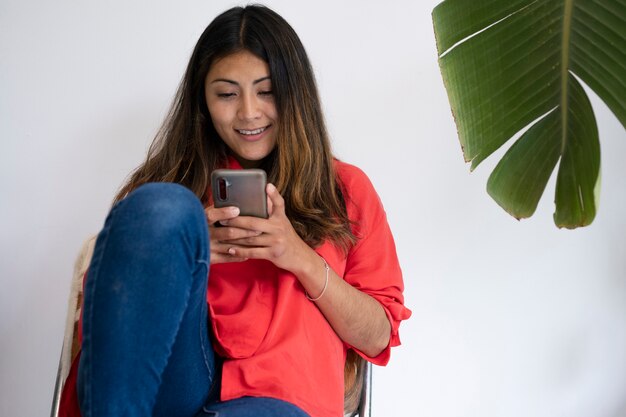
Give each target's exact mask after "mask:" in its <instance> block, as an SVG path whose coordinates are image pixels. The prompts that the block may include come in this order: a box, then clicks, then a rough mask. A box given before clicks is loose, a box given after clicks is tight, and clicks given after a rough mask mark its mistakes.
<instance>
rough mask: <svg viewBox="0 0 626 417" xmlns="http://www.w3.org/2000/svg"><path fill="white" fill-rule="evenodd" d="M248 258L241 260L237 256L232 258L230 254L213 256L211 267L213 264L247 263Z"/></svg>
mask: <svg viewBox="0 0 626 417" xmlns="http://www.w3.org/2000/svg"><path fill="white" fill-rule="evenodd" d="M247 260H248V259H247V258H239V257H237V256H232V255H230V254H226V255H224V254H211V261H210V262H211V265H213V264H225V263H233V262H244V261H247Z"/></svg>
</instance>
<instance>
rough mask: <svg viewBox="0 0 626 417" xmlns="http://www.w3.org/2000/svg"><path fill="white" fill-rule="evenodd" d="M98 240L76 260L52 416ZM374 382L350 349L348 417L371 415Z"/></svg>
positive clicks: (73, 351) (75, 345)
mask: <svg viewBox="0 0 626 417" xmlns="http://www.w3.org/2000/svg"><path fill="white" fill-rule="evenodd" d="M95 242H96V237H95V236H93V237H91V238H89V239H88V240H87V241H85V243H84V244H83V247H82V248H81V250H80V253H79V255H78V257H77V259H76V262H75V263H74V274H73V277H72V283H71V288H70V297H69V301H68V308H67V318H66V321H65V333H64V336H63V346H62V348H61V358H60V359H59V367H58V370H57V377H56V382H55V386H54V394H53V398H52V410H51V412H50V417H58V415H59V404H60V401H61V393H62V392H63V386H64V385H65V380H66V378H67V375H68V374H69V371H70V367H71V366H72V362H73V361H74V358H76V355H77V354H78V351H79V349H80V344H79V341H78V320H79V318H80V314H81V307H82V304H83V277H84V276H85V273H86V272H87V268H88V267H89V263H90V262H91V256H92V255H93V248H94V246H95ZM371 382H372V364H371V363H369V362H367V361H365V360H364V359H363V358H361V357H360V356H359V355H357V354H356V353H355V352H354V351H352V350H349V351H348V356H347V358H346V365H345V368H344V383H345V393H344V417H355V416H359V417H370V416H371V406H370V404H371V394H372V393H371V386H372V384H371Z"/></svg>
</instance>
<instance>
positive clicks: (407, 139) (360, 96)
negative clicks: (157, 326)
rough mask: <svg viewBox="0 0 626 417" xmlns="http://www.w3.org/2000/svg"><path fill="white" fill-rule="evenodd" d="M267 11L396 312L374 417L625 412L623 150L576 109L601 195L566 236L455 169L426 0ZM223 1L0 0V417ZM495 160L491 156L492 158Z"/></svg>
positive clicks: (34, 384)
mask: <svg viewBox="0 0 626 417" xmlns="http://www.w3.org/2000/svg"><path fill="white" fill-rule="evenodd" d="M390 3H391V2H389V3H384V2H380V1H365V0H363V1H344V2H337V1H331V0H318V1H307V2H304V1H301V2H295V1H288V0H282V1H279V0H276V1H269V2H268V5H270V6H272V7H273V8H274V9H276V10H277V11H278V12H279V13H281V14H283V16H284V17H285V18H287V20H288V21H290V23H291V24H292V25H293V26H294V27H295V29H296V31H297V32H298V33H299V34H300V36H301V38H302V40H303V42H304V43H305V45H306V47H307V49H308V51H309V54H310V56H311V59H312V61H313V64H314V67H315V69H316V72H317V77H318V80H319V84H320V88H321V94H322V97H323V101H324V104H325V108H326V111H327V118H328V122H329V125H330V130H331V133H332V136H333V139H334V147H335V151H336V153H337V155H338V156H340V157H341V158H343V159H344V160H346V161H348V162H352V163H354V164H356V165H359V166H360V167H362V168H363V169H364V170H365V171H366V172H368V173H369V175H370V177H371V178H372V180H373V182H374V184H375V185H376V186H377V189H378V190H379V192H380V194H381V196H382V198H383V201H384V202H385V204H386V208H387V212H388V215H389V220H390V223H391V225H392V228H393V230H394V232H395V236H396V239H397V245H398V249H399V254H400V257H401V262H402V265H403V269H404V272H405V282H406V300H407V303H408V305H409V306H410V307H411V308H412V309H413V317H412V319H411V320H409V321H408V322H406V323H405V324H404V325H403V326H402V329H401V331H402V338H403V342H404V343H403V346H401V347H400V348H397V349H396V350H395V352H394V355H393V358H392V363H391V364H390V365H389V366H388V367H387V368H384V369H382V368H381V369H379V368H377V369H376V370H375V375H374V401H373V405H374V415H375V416H377V417H381V416H401V415H404V416H408V415H410V416H416V415H419V416H432V417H444V416H446V417H447V416H480V417H488V416H493V417H502V416H507V417H513V416H520V417H522V416H523V417H527V416H533V417H543V416H545V417H558V416H563V417H565V416H567V417H577V416H580V417H588V416H594V417H604V416H606V417H619V416H626V256H625V255H626V247H625V242H626V238H625V232H626V219H625V218H624V213H625V212H626V211H625V208H626V187H624V178H626V164H624V162H623V157H624V155H626V134H625V133H624V130H623V129H622V127H621V126H620V125H619V124H618V122H617V121H616V119H615V118H614V117H613V116H612V115H611V114H610V113H609V112H608V111H607V110H606V108H604V107H603V106H601V105H599V103H598V101H597V100H594V105H595V106H596V109H597V117H598V120H599V124H600V134H601V139H602V151H603V155H602V156H603V159H602V164H603V170H602V171H603V189H602V201H601V206H600V210H599V213H598V217H597V219H596V221H595V223H594V224H593V225H592V226H591V227H589V228H587V229H584V230H577V231H565V230H557V229H556V228H555V227H553V225H552V221H551V213H552V206H553V204H552V200H553V196H552V194H553V187H552V188H550V191H549V193H548V194H547V195H546V196H545V198H544V199H543V200H542V203H541V204H540V207H539V209H538V212H537V214H536V215H535V217H534V218H533V219H531V220H527V221H523V222H517V221H515V220H513V219H512V218H510V217H508V215H506V214H505V213H504V212H503V211H502V210H501V209H500V208H499V207H498V206H497V205H496V204H495V203H494V202H492V201H491V200H490V198H489V197H488V196H487V194H486V192H485V191H484V188H485V183H486V178H487V176H488V174H489V172H490V171H491V167H493V166H495V163H496V160H495V159H494V158H492V159H490V160H489V161H487V162H486V163H485V164H484V166H481V167H480V168H479V169H478V170H477V171H476V172H475V173H474V174H472V175H470V174H469V169H468V167H467V166H466V165H465V164H464V163H463V159H462V156H461V150H460V147H459V144H458V141H457V138H456V133H455V127H454V124H453V122H452V118H451V115H450V110H449V108H448V104H447V99H446V96H445V91H444V89H443V86H442V82H441V78H440V75H439V72H438V68H437V61H436V52H435V43H434V37H433V33H432V26H431V22H430V12H431V10H432V8H433V7H434V6H435V4H436V3H437V1H436V0H429V1H423V0H422V1H414V0H402V1H394V2H393V3H392V4H393V5H394V6H393V7H392V6H389V5H388V4H390ZM232 5H235V3H234V2H231V1H217V0H214V1H210V2H209V1H187V2H169V1H168V2H166V1H150V2H148V1H135V2H124V1H114V2H95V1H92V2H78V1H75V2H71V1H67V0H63V1H56V2H35V1H28V0H22V1H18V0H3V2H2V4H0V230H1V233H0V268H1V270H0V279H1V280H2V289H1V290H0V318H1V319H0V415H2V416H11V417H17V416H42V415H47V413H48V412H49V406H50V401H51V396H52V389H53V385H54V378H55V373H56V367H57V360H58V356H59V352H60V348H61V339H62V332H63V323H64V319H65V308H66V298H67V294H68V289H69V287H68V283H69V278H70V274H71V268H72V263H73V260H74V256H75V254H76V252H77V250H78V248H79V246H80V244H81V242H82V240H83V239H84V238H85V237H86V236H87V235H89V234H91V233H94V232H96V231H97V230H98V229H99V227H100V226H101V224H102V222H103V219H104V216H105V214H106V212H107V209H108V206H109V204H110V201H111V199H112V197H113V195H114V192H115V190H116V189H117V187H118V186H119V185H120V183H121V182H122V181H123V180H124V178H125V176H126V175H127V174H128V172H129V171H130V170H131V169H132V168H134V167H135V166H136V165H137V164H139V163H140V162H141V161H142V159H143V157H144V154H145V150H146V147H147V145H148V144H149V142H150V141H151V138H152V136H153V135H154V133H155V131H156V129H157V127H158V125H159V122H160V120H161V119H162V117H163V115H164V112H165V111H166V109H167V107H168V104H169V102H170V99H171V97H172V95H173V93H174V91H175V88H176V85H177V83H178V80H179V79H180V77H181V76H182V72H183V69H184V67H185V65H186V61H187V59H188V57H189V54H190V52H191V49H192V47H193V45H194V43H195V41H196V39H197V37H198V36H199V34H200V33H201V31H202V30H203V29H204V27H205V26H206V24H208V22H209V21H210V20H211V19H212V18H213V17H214V16H216V15H217V13H219V12H221V11H223V10H224V9H226V8H228V7H230V6H232ZM500 154H501V153H500Z"/></svg>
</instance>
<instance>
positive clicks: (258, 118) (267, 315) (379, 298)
mask: <svg viewBox="0 0 626 417" xmlns="http://www.w3.org/2000/svg"><path fill="white" fill-rule="evenodd" d="M224 167H227V168H232V169H241V168H262V169H264V170H265V171H266V172H267V175H268V179H269V181H270V183H269V184H268V185H267V189H266V191H267V196H268V201H267V203H268V211H269V214H270V215H269V218H267V219H262V218H254V217H246V216H239V215H238V214H239V212H238V210H237V209H236V208H234V207H226V208H219V209H218V208H215V207H214V206H213V205H212V201H211V197H210V196H211V193H210V184H209V178H210V174H211V172H212V171H213V170H214V169H216V168H224ZM218 225H219V226H221V227H217V226H218ZM209 268H210V271H209V270H208V269H209ZM207 274H208V276H209V279H208V280H207ZM402 290H403V283H402V276H401V271H400V268H399V265H398V261H397V256H396V252H395V246H394V243H393V238H392V236H391V232H390V230H389V227H388V225H387V222H386V217H385V212H384V210H383V207H382V205H381V203H380V200H379V198H378V196H377V195H376V192H375V191H374V189H373V187H372V185H371V183H370V182H369V180H368V179H367V177H366V176H365V174H363V173H362V172H361V171H360V170H358V169H357V168H355V167H353V166H351V165H348V164H346V163H343V162H340V161H338V160H336V159H334V158H333V156H332V154H331V151H330V145H329V141H328V137H327V133H326V129H325V127H324V121H323V116H322V112H321V106H320V102H319V99H318V95H317V87H316V85H315V80H314V76H313V72H312V69H311V66H310V64H309V61H308V58H307V56H306V53H305V50H304V47H303V46H302V44H301V42H300V40H299V39H298V36H297V35H296V34H295V32H294V31H293V29H292V28H291V27H290V26H289V24H288V23H287V22H285V21H284V20H283V19H282V18H281V17H280V16H279V15H277V14H276V13H275V12H273V11H271V10H269V9H267V8H265V7H262V6H248V7H245V8H233V9H231V10H228V11H226V12H225V13H223V14H222V15H220V16H218V17H217V18H216V19H215V20H214V21H213V22H212V23H211V24H210V25H209V26H208V27H207V29H206V30H205V31H204V33H203V34H202V36H201V37H200V39H199V41H198V43H197V45H196V47H195V49H194V52H193V54H192V56H191V59H190V62H189V65H188V68H187V71H186V74H185V76H184V78H183V81H182V83H181V86H180V87H179V90H178V93H177V96H176V98H175V101H174V104H173V106H172V109H171V111H170V114H169V115H168V117H167V119H166V121H165V123H164V125H163V127H162V129H161V130H160V132H159V133H158V135H157V138H156V140H155V142H154V144H153V146H152V147H151V149H150V151H149V152H148V157H147V160H146V162H145V163H144V164H143V165H141V166H140V167H139V168H138V169H137V170H136V171H135V173H134V174H133V175H132V177H131V178H130V180H129V181H128V183H127V184H126V185H125V186H124V187H123V188H122V190H121V191H120V193H119V194H118V196H117V197H116V204H115V205H114V207H113V209H112V210H111V213H110V214H109V216H108V218H107V220H106V223H105V226H104V228H103V230H102V232H101V233H100V234H99V236H98V240H97V243H96V248H95V251H94V256H93V259H92V261H91V264H90V268H89V272H88V274H87V277H86V285H85V300H84V309H83V323H82V326H83V333H82V348H81V356H80V359H79V363H78V366H77V367H76V366H74V369H73V373H72V374H71V375H70V378H69V379H68V381H71V383H68V384H66V389H65V392H64V400H63V402H62V407H64V408H65V414H66V415H71V414H72V411H71V410H74V415H76V414H78V409H77V408H76V406H77V404H76V403H77V402H78V403H79V404H80V414H82V415H83V416H85V417H91V416H122V415H123V416H140V415H141V416H148V415H155V416H195V415H218V413H219V415H220V416H231V415H232V416H247V415H254V416H305V415H312V416H339V415H342V410H343V393H344V386H343V384H344V380H343V369H344V363H345V360H346V353H347V351H348V350H349V349H352V350H354V351H355V352H357V353H358V354H359V355H361V356H362V357H364V358H366V359H368V360H370V361H372V362H373V363H376V364H380V365H384V364H386V363H387V361H388V360H389V350H390V348H391V347H392V346H395V345H398V344H399V343H400V342H399V338H398V327H399V324H400V321H402V320H404V319H406V318H408V317H409V316H410V311H409V310H408V309H406V308H405V307H404V305H403V296H402ZM73 378H74V379H73ZM75 380H76V382H74V381H75ZM76 397H77V398H78V400H76ZM61 415H63V412H62V413H61Z"/></svg>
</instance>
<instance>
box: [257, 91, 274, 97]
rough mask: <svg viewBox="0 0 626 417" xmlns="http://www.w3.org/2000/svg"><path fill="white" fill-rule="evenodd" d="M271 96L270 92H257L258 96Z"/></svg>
mask: <svg viewBox="0 0 626 417" xmlns="http://www.w3.org/2000/svg"><path fill="white" fill-rule="evenodd" d="M272 94H273V93H272V90H263V91H259V95H261V96H271V95H272Z"/></svg>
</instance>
